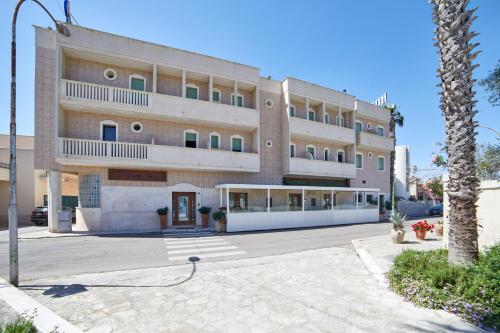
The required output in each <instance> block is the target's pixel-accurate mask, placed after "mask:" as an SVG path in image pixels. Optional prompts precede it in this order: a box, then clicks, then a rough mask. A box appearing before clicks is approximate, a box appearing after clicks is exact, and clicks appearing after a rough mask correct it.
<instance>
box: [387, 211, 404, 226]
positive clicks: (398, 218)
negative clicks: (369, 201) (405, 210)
mask: <svg viewBox="0 0 500 333" xmlns="http://www.w3.org/2000/svg"><path fill="white" fill-rule="evenodd" d="M389 221H391V223H392V228H393V229H394V230H405V226H404V223H405V221H406V215H403V214H401V213H400V212H396V211H392V213H391V216H390V217H389Z"/></svg>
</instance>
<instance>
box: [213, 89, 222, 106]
mask: <svg viewBox="0 0 500 333" xmlns="http://www.w3.org/2000/svg"><path fill="white" fill-rule="evenodd" d="M212 101H214V102H215V103H220V102H221V93H220V90H219V89H214V90H213V91H212Z"/></svg>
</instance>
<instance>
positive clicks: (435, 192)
mask: <svg viewBox="0 0 500 333" xmlns="http://www.w3.org/2000/svg"><path fill="white" fill-rule="evenodd" d="M422 187H423V189H424V191H425V192H427V194H428V195H429V196H430V197H431V198H432V200H436V199H442V198H443V182H442V181H441V178H440V177H436V178H433V179H429V180H428V181H426V182H425V183H424V184H423V185H422Z"/></svg>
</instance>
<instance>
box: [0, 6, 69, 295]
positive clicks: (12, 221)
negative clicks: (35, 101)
mask: <svg viewBox="0 0 500 333" xmlns="http://www.w3.org/2000/svg"><path fill="white" fill-rule="evenodd" d="M25 1H26V0H19V1H18V2H17V4H16V7H15V8H14V14H13V15H12V41H11V67H10V71H11V72H10V73H11V83H10V143H9V145H10V148H9V149H10V163H9V212H8V215H9V281H10V283H12V284H13V285H15V286H18V285H19V253H18V233H17V193H16V190H17V163H16V23H17V14H18V13H19V8H21V5H22V4H23V3H24V2H25ZM32 1H33V2H34V3H36V4H38V5H39V6H40V7H42V9H43V10H44V11H45V12H46V13H47V14H48V15H49V16H50V18H51V19H52V21H53V22H54V24H55V25H56V29H57V32H59V33H60V34H62V35H64V36H66V37H69V36H70V31H69V29H68V27H66V26H65V25H64V24H63V23H61V22H58V21H57V20H56V19H55V18H54V16H52V14H51V13H50V12H49V11H48V10H47V8H45V6H44V5H42V4H41V3H40V1H38V0H32Z"/></svg>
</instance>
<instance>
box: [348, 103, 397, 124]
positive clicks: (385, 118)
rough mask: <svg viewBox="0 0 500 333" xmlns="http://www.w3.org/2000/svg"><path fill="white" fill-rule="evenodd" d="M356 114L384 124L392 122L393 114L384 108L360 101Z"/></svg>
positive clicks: (357, 104)
mask: <svg viewBox="0 0 500 333" xmlns="http://www.w3.org/2000/svg"><path fill="white" fill-rule="evenodd" d="M356 112H357V114H358V115H359V116H361V117H363V118H368V119H372V120H378V121H381V122H384V123H388V122H389V121H390V120H391V114H390V113H389V111H388V110H386V109H385V108H384V107H382V106H376V105H374V104H371V103H368V102H364V101H360V100H358V99H357V100H356Z"/></svg>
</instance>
